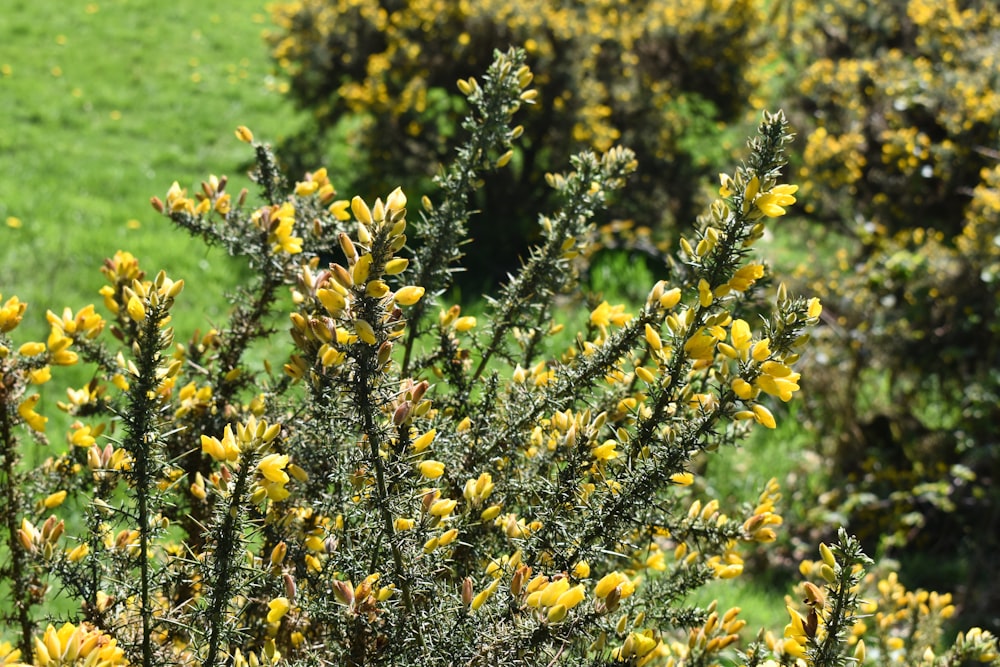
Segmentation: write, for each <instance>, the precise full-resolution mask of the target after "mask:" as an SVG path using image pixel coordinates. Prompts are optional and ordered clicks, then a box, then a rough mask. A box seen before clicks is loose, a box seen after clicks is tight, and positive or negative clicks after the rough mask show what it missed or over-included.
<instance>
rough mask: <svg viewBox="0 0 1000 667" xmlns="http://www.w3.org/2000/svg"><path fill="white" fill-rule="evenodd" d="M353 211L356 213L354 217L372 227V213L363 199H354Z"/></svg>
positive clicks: (352, 201)
mask: <svg viewBox="0 0 1000 667" xmlns="http://www.w3.org/2000/svg"><path fill="white" fill-rule="evenodd" d="M351 211H352V212H353V213H354V217H355V218H357V219H358V222H360V223H361V224H363V225H367V226H370V225H371V224H372V212H371V209H369V208H368V204H366V203H365V200H364V199H362V198H361V197H354V199H352V200H351Z"/></svg>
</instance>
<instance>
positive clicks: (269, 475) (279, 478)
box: [257, 454, 289, 484]
mask: <svg viewBox="0 0 1000 667" xmlns="http://www.w3.org/2000/svg"><path fill="white" fill-rule="evenodd" d="M287 465H288V455H287V454H268V455H267V456H265V457H264V458H262V459H261V460H260V462H259V463H258V464H257V470H260V473H261V474H262V475H264V478H265V479H267V480H268V481H269V482H275V483H277V484H285V483H286V482H288V479H289V477H288V473H286V472H285V466H287Z"/></svg>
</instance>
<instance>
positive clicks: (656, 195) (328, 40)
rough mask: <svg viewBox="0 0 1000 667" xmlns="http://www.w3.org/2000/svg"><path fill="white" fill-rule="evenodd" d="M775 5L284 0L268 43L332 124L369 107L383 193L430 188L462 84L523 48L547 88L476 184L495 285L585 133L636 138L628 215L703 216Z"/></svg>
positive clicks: (613, 140)
mask: <svg viewBox="0 0 1000 667" xmlns="http://www.w3.org/2000/svg"><path fill="white" fill-rule="evenodd" d="M764 5H765V3H763V2H761V1H760V0H700V1H698V2H690V1H689V0H688V1H683V2H682V1H679V0H655V1H653V2H640V3H636V2H626V1H622V0H588V1H587V2H577V3H553V2H548V1H541V0H532V1H531V2H521V3H518V4H517V6H514V5H511V3H509V2H503V1H500V0H485V1H479V2H451V3H448V2H430V1H428V0H407V1H406V2H384V1H380V0H336V1H334V0H307V1H305V2H282V3H276V4H275V6H274V9H273V16H274V20H275V22H276V23H277V25H278V28H277V30H275V31H273V32H272V33H271V34H270V35H269V42H270V44H271V47H272V53H273V57H274V59H275V62H276V63H277V64H278V66H279V68H280V69H281V71H282V72H283V73H284V74H285V75H287V77H288V82H289V83H288V85H289V91H290V95H291V97H292V99H293V100H295V101H296V103H298V104H299V105H301V106H302V107H303V108H305V109H308V110H309V111H310V112H311V113H312V114H313V115H314V117H315V118H316V119H317V122H318V124H319V127H320V130H321V131H323V130H325V129H327V128H329V127H331V126H333V125H334V124H336V123H337V122H338V121H340V120H342V119H344V118H346V117H349V118H352V119H359V118H362V119H363V121H362V122H361V124H360V126H355V128H356V129H355V130H354V131H355V132H356V133H357V136H356V138H355V139H356V143H357V145H358V151H357V158H356V161H355V163H354V164H353V165H352V169H353V174H356V175H357V177H358V178H357V181H356V183H357V184H358V186H362V185H363V186H364V187H366V188H371V187H373V186H374V185H375V184H381V185H382V187H384V188H385V191H388V190H389V189H391V188H392V187H395V185H396V184H398V183H400V182H402V183H413V184H415V185H419V184H420V183H421V180H420V179H421V178H423V179H429V178H430V177H431V176H433V175H434V173H435V170H436V169H437V165H438V164H439V163H441V162H443V161H447V160H448V159H450V158H449V151H450V150H451V148H450V147H451V145H452V142H451V141H450V140H449V139H450V137H451V136H452V135H453V134H454V130H455V127H456V126H457V122H456V121H457V119H458V118H459V117H460V112H459V110H460V109H461V108H463V106H464V105H463V102H464V100H463V97H462V96H461V95H459V94H458V92H459V91H457V90H456V89H455V87H454V81H455V80H456V79H466V78H467V77H469V76H472V75H474V74H476V73H477V72H480V71H482V70H483V69H484V68H485V67H486V65H487V64H488V63H489V61H490V58H491V54H492V52H493V50H494V49H496V48H500V49H506V48H507V47H508V45H510V44H521V45H524V48H525V50H526V52H527V56H528V64H529V65H530V66H531V68H532V70H533V71H535V72H537V73H538V77H539V80H538V82H537V83H538V84H540V89H541V91H542V94H541V96H540V97H539V98H538V99H537V100H536V102H537V107H538V108H537V110H534V111H532V112H531V113H526V114H524V115H523V117H521V118H520V123H521V125H519V127H521V128H523V132H524V136H523V138H522V139H521V141H519V142H518V144H517V145H516V146H514V147H513V153H512V156H511V157H510V158H508V159H511V164H512V168H511V169H509V170H505V171H504V172H503V173H501V174H498V175H497V176H496V177H494V178H492V179H490V181H489V182H488V183H487V184H486V185H485V187H484V188H483V189H482V190H481V191H480V193H479V195H478V200H479V202H478V205H479V207H480V209H481V210H482V211H483V214H482V215H481V216H478V221H477V222H476V223H475V226H474V228H473V234H472V236H473V237H474V238H475V239H476V240H477V241H478V243H476V244H474V245H473V246H471V247H470V248H469V252H470V256H471V257H472V258H473V259H474V262H475V264H476V266H477V267H478V268H479V271H478V272H477V274H479V275H481V274H482V273H488V276H487V279H485V280H483V282H486V283H490V284H492V283H493V282H495V281H494V280H493V278H494V277H496V278H500V277H502V276H504V275H505V274H506V272H507V271H509V270H510V269H511V268H512V267H514V266H516V263H517V258H518V257H519V253H520V252H521V249H522V248H523V247H524V246H525V245H526V239H535V238H537V236H536V235H537V231H536V228H535V226H534V216H535V215H536V213H537V211H538V210H540V209H543V208H546V207H548V206H551V205H554V202H555V200H554V199H553V198H552V196H551V195H552V191H551V189H549V188H548V187H547V184H546V183H545V182H544V180H543V179H542V178H541V175H542V174H543V173H545V172H546V171H557V170H559V169H562V168H563V165H565V164H566V163H567V162H568V160H569V158H570V156H571V155H572V154H573V153H574V152H575V151H576V150H578V147H579V146H585V147H588V148H590V149H591V150H594V151H596V152H598V153H603V152H605V151H607V150H608V149H609V148H611V146H613V145H615V144H617V143H621V144H623V145H626V146H629V147H631V148H632V150H633V151H635V153H636V159H637V160H638V162H639V169H638V170H637V173H636V174H635V176H633V178H632V179H631V185H630V188H629V192H630V195H629V197H627V198H623V199H621V200H619V201H612V202H609V205H611V206H612V210H613V211H614V214H615V215H616V216H618V217H633V216H634V217H636V218H638V219H640V220H641V221H643V223H644V224H646V225H648V226H652V227H657V228H660V230H661V231H662V230H663V224H662V223H674V222H680V223H681V224H688V223H689V221H690V220H693V219H694V217H695V215H696V213H697V212H698V211H700V210H701V208H702V206H703V203H704V197H703V196H702V192H703V184H704V183H705V181H706V178H707V177H708V176H710V175H714V170H713V167H714V166H715V163H719V164H720V165H724V164H728V162H729V161H730V155H729V150H727V149H726V148H723V147H721V144H723V143H724V142H723V141H721V140H720V139H719V135H720V134H721V130H720V126H721V125H722V124H723V123H725V122H728V121H732V120H734V119H740V120H742V119H743V118H744V117H745V115H744V114H745V111H746V100H747V98H748V96H749V95H750V94H751V92H752V91H753V90H754V88H755V83H756V82H757V81H758V80H759V78H760V72H761V71H762V70H761V68H759V67H755V66H754V63H756V62H758V60H759V58H761V57H763V55H764V54H766V53H769V51H768V50H767V49H766V48H765V47H764V45H765V44H766V43H767V42H766V40H765V39H764V38H763V35H762V27H763V26H765V25H766V24H767V18H766V16H765V9H764ZM518 131H519V132H520V131H522V130H518ZM696 137H703V138H704V139H702V141H700V142H696V141H695V138H696ZM303 139H304V140H303V141H296V142H294V144H293V150H292V151H291V152H292V153H293V154H294V153H297V152H298V151H300V150H301V148H302V145H312V146H315V145H316V144H317V139H316V134H315V132H314V131H312V130H310V131H309V134H308V136H306V137H304V138H303ZM730 150H731V147H730ZM282 157H283V158H284V157H285V156H284V155H283V156H282ZM469 280H476V278H475V277H469V278H467V279H466V281H469ZM478 286H479V285H478V282H477V283H476V287H478Z"/></svg>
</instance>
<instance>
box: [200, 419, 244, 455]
mask: <svg viewBox="0 0 1000 667" xmlns="http://www.w3.org/2000/svg"><path fill="white" fill-rule="evenodd" d="M201 451H202V452H203V453H205V454H208V455H209V456H211V457H212V458H213V459H215V460H216V461H236V460H237V459H238V458H239V457H240V446H239V445H238V444H237V442H236V438H235V436H233V429H232V426H231V425H229V424H226V429H225V432H224V434H223V436H222V440H219V439H218V438H213V437H210V436H207V435H203V436H201Z"/></svg>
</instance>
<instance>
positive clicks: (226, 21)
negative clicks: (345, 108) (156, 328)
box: [0, 0, 296, 335]
mask: <svg viewBox="0 0 1000 667" xmlns="http://www.w3.org/2000/svg"><path fill="white" fill-rule="evenodd" d="M6 7H7V8H6V9H5V10H4V12H3V14H4V16H3V18H2V19H0V98H2V99H3V100H4V104H3V105H2V106H3V108H2V111H0V293H2V294H3V295H4V299H6V298H9V297H10V296H11V295H14V294H16V295H18V296H19V297H21V299H22V300H26V301H28V302H30V303H31V306H30V308H29V312H28V317H27V321H26V326H27V327H28V331H29V332H37V334H36V335H40V334H41V333H42V332H43V331H44V327H43V323H44V313H45V309H46V308H52V309H57V308H59V309H61V308H62V307H63V306H64V305H70V306H72V307H73V308H74V309H76V308H79V307H81V306H83V305H86V304H87V303H92V302H95V301H96V300H98V299H99V297H98V296H97V290H98V288H99V287H100V285H101V284H102V277H101V275H100V273H99V272H98V268H99V266H100V264H101V262H102V260H103V259H104V258H105V257H109V256H111V255H113V254H114V252H115V251H116V250H118V249H128V250H129V251H131V252H132V253H133V254H135V255H136V256H137V257H139V259H140V262H141V263H142V265H143V267H144V268H145V269H146V270H147V272H149V273H155V272H156V271H158V270H159V269H160V268H163V269H166V270H167V271H168V273H169V274H170V275H171V276H173V277H175V278H184V279H185V280H186V281H187V282H188V283H189V285H194V284H198V283H207V284H211V285H213V286H215V288H214V289H211V290H189V291H188V294H186V295H185V297H184V298H185V299H188V300H189V301H190V300H191V299H192V298H193V299H198V301H197V302H191V303H189V304H188V305H190V306H191V307H189V308H184V309H183V310H184V312H186V313H188V314H189V315H188V316H187V317H183V316H182V317H181V318H180V320H179V322H178V325H179V329H180V333H181V334H184V333H185V330H190V329H193V328H194V327H195V326H204V324H205V319H206V318H211V317H214V316H216V315H218V314H220V313H221V312H223V311H224V308H225V301H224V298H223V294H224V291H225V289H226V288H227V287H230V286H232V285H234V284H236V282H237V281H238V280H239V278H240V276H239V270H238V268H237V267H235V266H234V264H233V263H232V262H230V261H229V260H228V258H227V257H226V256H225V255H224V254H223V253H222V252H221V251H218V250H212V251H206V250H205V249H204V247H203V246H202V245H201V244H200V243H198V242H195V241H193V240H192V239H188V238H186V237H185V236H184V235H183V234H179V233H177V232H175V231H173V230H171V229H169V228H168V227H169V225H168V223H167V222H166V220H165V219H163V218H161V217H160V216H159V215H158V214H156V212H155V211H153V209H152V208H151V207H150V205H149V203H148V202H149V198H150V197H151V196H152V195H159V196H161V197H162V196H163V194H164V193H165V192H166V190H167V188H168V187H169V186H170V184H171V183H172V182H173V181H174V180H177V181H178V182H179V183H180V184H181V185H182V187H187V188H189V189H191V190H193V189H195V188H197V187H198V184H199V182H200V181H201V180H202V179H203V178H204V177H206V176H207V175H208V174H209V173H211V172H215V173H219V174H221V173H227V174H229V175H230V177H231V178H232V180H233V183H232V185H234V186H236V187H235V188H233V192H236V191H238V189H239V187H241V186H244V185H250V184H249V183H248V181H247V179H246V177H245V176H244V175H243V174H241V173H240V172H241V171H243V169H241V167H240V165H242V164H245V163H246V161H247V160H248V159H249V158H250V157H251V154H250V151H249V150H248V147H247V146H246V145H245V144H241V143H239V142H238V141H237V140H236V139H235V137H234V136H233V130H234V128H235V127H236V126H237V125H241V124H242V125H248V126H250V127H251V128H253V130H254V131H255V132H256V133H257V135H258V136H259V137H266V138H268V139H278V138H280V137H281V136H283V135H285V134H288V133H289V132H290V131H291V130H292V129H293V128H294V127H295V126H296V114H295V112H294V111H293V110H292V108H291V106H290V104H289V103H288V102H287V101H286V100H285V99H283V97H282V95H281V94H280V92H279V91H278V90H277V83H276V82H275V81H274V80H273V79H272V76H271V74H272V73H271V65H270V61H269V58H268V55H267V49H266V47H265V45H264V43H263V41H262V39H261V33H262V31H263V30H265V29H266V28H267V27H268V21H269V19H268V16H267V13H266V10H265V8H264V5H263V3H260V4H259V5H258V4H256V3H244V2H222V3H212V4H211V5H206V4H205V3H202V2H196V1H195V0H177V1H175V2H170V3H163V2H157V1H156V0H99V1H97V2H91V3H83V2H80V3H61V2H54V1H51V0H50V1H41V2H39V1H34V0H13V1H12V2H9V3H7V4H6ZM251 187H252V186H251Z"/></svg>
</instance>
